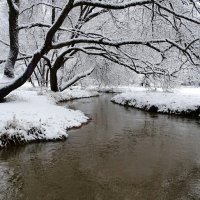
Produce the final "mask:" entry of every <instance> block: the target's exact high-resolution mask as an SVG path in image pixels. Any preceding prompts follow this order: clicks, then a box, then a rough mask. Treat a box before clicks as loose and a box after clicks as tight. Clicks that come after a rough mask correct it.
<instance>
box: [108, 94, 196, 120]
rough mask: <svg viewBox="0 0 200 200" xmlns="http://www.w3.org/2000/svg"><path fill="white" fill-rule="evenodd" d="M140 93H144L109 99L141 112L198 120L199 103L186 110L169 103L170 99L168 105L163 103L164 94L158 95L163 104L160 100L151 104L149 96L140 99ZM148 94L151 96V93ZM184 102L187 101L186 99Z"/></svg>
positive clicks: (173, 102)
mask: <svg viewBox="0 0 200 200" xmlns="http://www.w3.org/2000/svg"><path fill="white" fill-rule="evenodd" d="M140 93H144V92H135V93H134V94H133V93H121V94H117V95H115V96H114V97H113V98H112V99H111V102H113V103H115V104H118V105H121V106H125V107H132V108H135V109H138V110H143V111H146V112H151V113H159V114H166V115H176V116H184V117H189V118H197V119H199V118H200V103H197V104H196V105H191V106H186V107H188V108H186V107H185V108H184V106H183V107H181V106H180V107H179V106H178V105H180V102H179V103H177V102H175V101H173V100H171V101H170V99H169V102H168V103H165V102H166V99H165V98H166V97H165V94H166V93H164V92H163V94H162V93H159V96H162V95H163V97H162V98H163V102H162V98H161V100H160V102H159V103H157V104H156V103H154V102H152V99H150V98H151V96H149V97H148V93H146V94H147V95H146V96H145V94H144V97H143V98H141V94H140ZM149 93H150V94H151V92H149ZM138 94H140V95H138ZM152 94H154V95H155V94H156V92H152ZM171 95H174V94H173V93H172V94H171ZM138 96H139V97H138ZM169 96H170V95H169ZM182 98H183V99H184V96H182ZM185 101H187V98H186V100H185ZM176 103H177V105H175V106H174V105H173V106H172V104H176ZM188 104H189V103H188Z"/></svg>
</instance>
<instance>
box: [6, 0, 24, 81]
mask: <svg viewBox="0 0 200 200" xmlns="http://www.w3.org/2000/svg"><path fill="white" fill-rule="evenodd" d="M7 3H8V7H9V36H10V45H9V46H10V50H9V55H8V58H7V60H6V63H5V68H4V76H5V77H8V78H14V66H15V62H16V60H17V57H18V53H19V41H18V40H19V38H18V37H19V36H18V35H19V30H18V18H19V5H20V3H19V0H14V1H13V0H7Z"/></svg>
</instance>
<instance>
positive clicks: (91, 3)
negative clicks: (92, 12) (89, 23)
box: [74, 0, 154, 9]
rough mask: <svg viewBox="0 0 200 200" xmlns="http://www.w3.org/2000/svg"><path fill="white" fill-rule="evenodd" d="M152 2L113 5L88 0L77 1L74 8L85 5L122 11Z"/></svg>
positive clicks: (145, 0)
mask: <svg viewBox="0 0 200 200" xmlns="http://www.w3.org/2000/svg"><path fill="white" fill-rule="evenodd" d="M153 2H154V0H143V1H140V0H137V1H129V2H126V3H125V2H123V3H115V2H113V3H112V2H111V3H110V2H109V3H107V2H103V1H90V0H77V1H76V2H75V4H74V6H75V7H76V6H81V5H87V6H96V7H99V8H106V9H124V8H128V7H133V6H142V5H147V4H152V3H153Z"/></svg>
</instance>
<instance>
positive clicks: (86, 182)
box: [0, 95, 200, 200]
mask: <svg viewBox="0 0 200 200" xmlns="http://www.w3.org/2000/svg"><path fill="white" fill-rule="evenodd" d="M110 98H111V96H110V95H103V96H101V97H99V98H91V99H83V100H77V101H74V102H70V103H69V104H68V106H70V107H71V108H76V109H80V110H82V111H83V112H85V113H86V114H88V115H90V116H91V117H92V121H91V122H90V123H89V124H88V125H85V126H83V127H82V128H81V129H79V130H72V131H70V137H69V139H68V140H67V141H65V142H58V143H45V144H44V143H41V144H31V145H27V146H25V147H18V148H14V149H11V150H9V151H4V152H1V153H0V199H8V200H10V199H28V200H29V199H30V200H37V199H38V200H40V199H47V200H49V199H50V200H51V199H52V200H53V199H58V200H62V199H69V200H79V199H81V200H82V199H84V200H86V199H87V200H90V199H91V200H93V199H95V200H107V199H108V200H129V199H130V200H134V199H135V200H187V199H200V131H199V128H200V123H199V120H194V119H186V118H180V117H172V116H167V115H158V114H149V113H145V112H142V111H138V110H135V109H132V108H128V109H127V108H124V107H122V106H119V105H115V104H113V103H111V102H110Z"/></svg>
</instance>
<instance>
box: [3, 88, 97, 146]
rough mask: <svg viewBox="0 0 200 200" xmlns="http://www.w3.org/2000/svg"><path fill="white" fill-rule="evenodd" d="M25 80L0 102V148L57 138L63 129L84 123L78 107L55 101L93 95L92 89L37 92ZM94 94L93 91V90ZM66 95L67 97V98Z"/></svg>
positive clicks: (62, 134)
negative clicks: (55, 92)
mask: <svg viewBox="0 0 200 200" xmlns="http://www.w3.org/2000/svg"><path fill="white" fill-rule="evenodd" d="M40 93H41V92H40V91H38V90H36V89H33V88H32V87H29V86H28V85H27V84H26V85H25V86H23V87H22V88H20V89H18V90H16V91H14V92H13V93H12V94H11V95H9V96H8V98H7V99H6V101H5V102H2V103H0V148H3V147H6V146H9V145H15V144H18V143H20V144H21V143H28V142H32V141H35V140H36V141H39V140H61V139H65V138H67V137H68V135H67V131H66V130H67V129H69V128H72V127H79V126H81V124H82V123H86V122H87V120H88V117H86V116H85V115H84V114H83V113H82V112H81V111H75V110H71V109H67V108H64V107H61V106H59V105H56V103H57V102H58V101H61V100H62V101H63V100H69V99H70V100H72V99H77V98H83V97H89V96H94V93H90V92H88V91H83V90H82V91H81V90H74V91H73V90H70V91H66V92H63V93H62V94H59V93H57V94H56V95H53V96H54V98H51V97H52V93H48V92H47V93H46V92H44V94H40ZM95 94H96V95H97V93H95ZM69 97H70V98H69Z"/></svg>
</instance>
